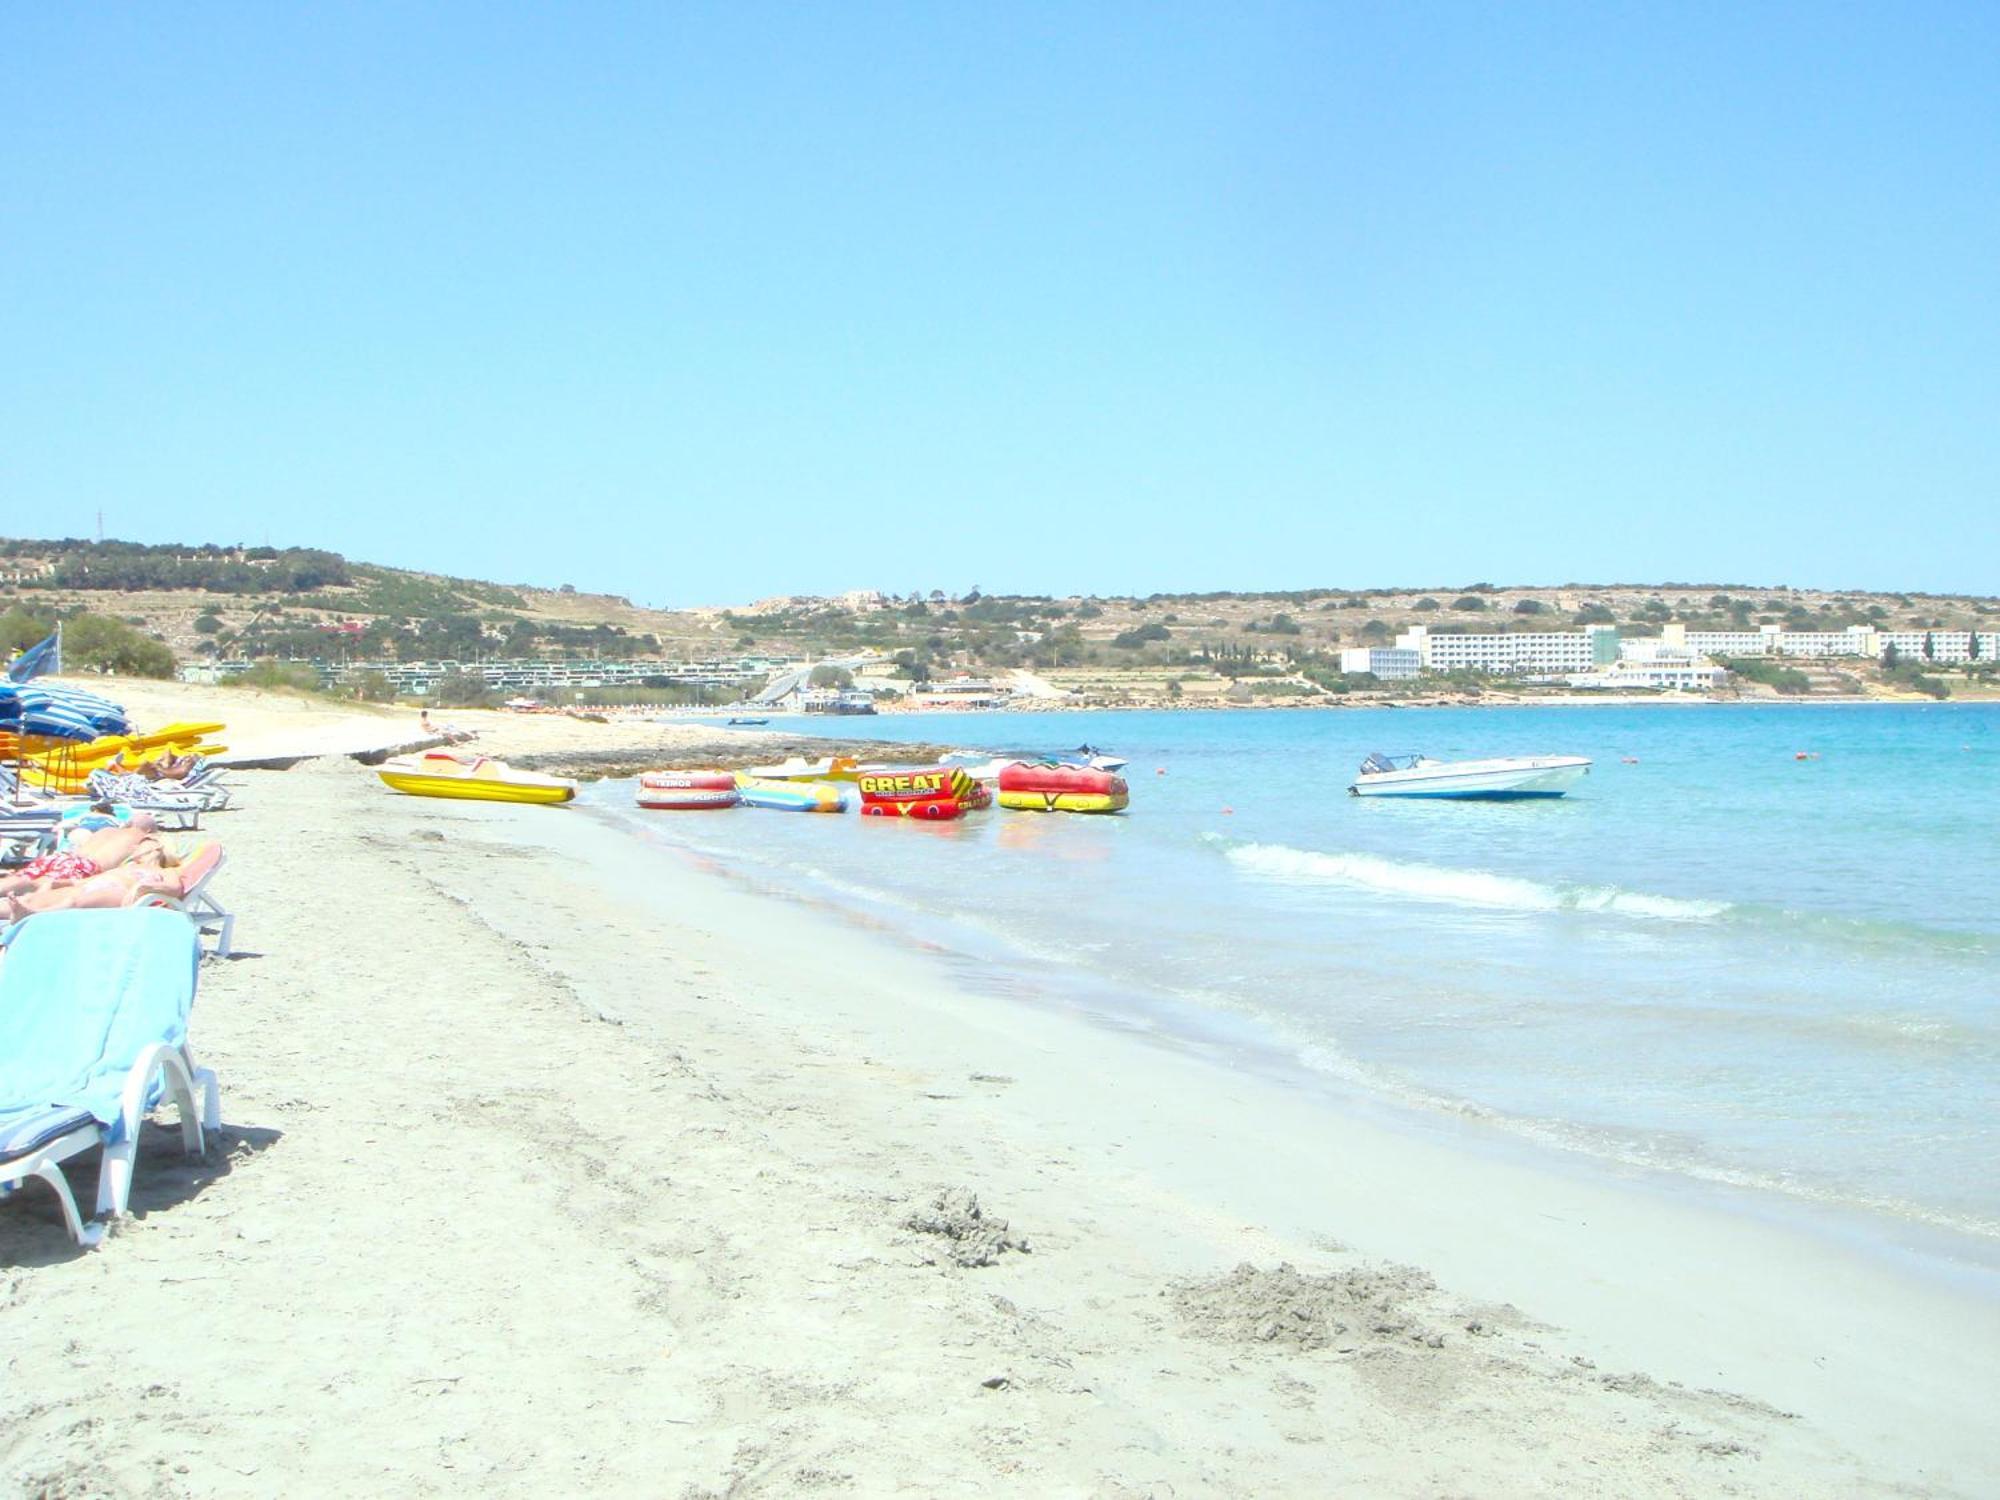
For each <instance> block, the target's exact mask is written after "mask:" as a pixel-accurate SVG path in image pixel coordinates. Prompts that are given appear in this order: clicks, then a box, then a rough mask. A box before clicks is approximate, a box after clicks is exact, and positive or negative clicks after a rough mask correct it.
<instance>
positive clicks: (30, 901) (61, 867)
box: [0, 813, 181, 921]
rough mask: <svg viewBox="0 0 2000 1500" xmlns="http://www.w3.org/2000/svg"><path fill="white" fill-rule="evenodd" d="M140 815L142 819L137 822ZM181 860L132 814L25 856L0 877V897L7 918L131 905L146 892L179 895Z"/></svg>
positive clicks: (149, 825) (149, 824)
mask: <svg viewBox="0 0 2000 1500" xmlns="http://www.w3.org/2000/svg"><path fill="white" fill-rule="evenodd" d="M142 820H143V821H142ZM179 864H180V860H179V859H178V858H177V857H176V856H175V855H174V853H173V851H172V850H170V849H168V848H167V846H166V845H165V844H164V843H162V842H161V841H160V836H159V833H158V832H157V831H156V830H155V829H154V827H153V820H152V819H151V818H150V817H147V816H146V815H145V814H144V813H135V814H133V817H132V821H131V822H130V823H126V824H121V825H120V826H118V827H116V828H105V829H100V830H99V831H98V832H96V833H92V834H90V835H88V836H87V837H85V838H83V839H81V840H79V841H78V843H77V846H76V847H75V848H74V849H64V850H58V851H57V852H55V853H53V854H43V855H40V856H38V857H36V858H34V859H31V860H29V861H28V863H27V864H25V865H23V866H22V867H21V868H20V869H19V870H17V871H16V872H14V873H13V874H12V875H9V876H8V877H6V879H5V880H0V901H4V902H5V907H4V911H0V915H4V916H5V918H6V919H7V920H8V921H16V920H18V919H20V918H22V917H26V916H32V915H34V914H35V913H36V912H44V911H64V910H68V909H70V908H72V907H107V906H109V907H116V906H130V905H132V904H133V903H134V902H136V901H138V900H140V899H141V898H142V897H145V896H148V895H155V894H157V895H167V896H178V895H180V894H181V880H180V876H179V875H178V874H176V873H174V871H175V868H176V867H177V866H178V865H179Z"/></svg>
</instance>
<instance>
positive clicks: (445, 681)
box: [430, 672, 500, 708]
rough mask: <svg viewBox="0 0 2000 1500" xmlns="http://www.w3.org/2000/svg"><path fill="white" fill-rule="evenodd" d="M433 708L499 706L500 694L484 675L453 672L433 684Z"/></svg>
mask: <svg viewBox="0 0 2000 1500" xmlns="http://www.w3.org/2000/svg"><path fill="white" fill-rule="evenodd" d="M430 705H431V707H433V708H498V707H499V706H500V695H499V694H498V693H496V692H494V691H493V689H492V688H491V687H489V686H487V683H486V679H485V678H484V677H475V676H473V675H472V674H471V673H470V672H453V673H450V674H449V675H447V676H444V677H440V678H439V679H438V680H437V681H436V682H435V683H433V684H432V685H431V695H430Z"/></svg>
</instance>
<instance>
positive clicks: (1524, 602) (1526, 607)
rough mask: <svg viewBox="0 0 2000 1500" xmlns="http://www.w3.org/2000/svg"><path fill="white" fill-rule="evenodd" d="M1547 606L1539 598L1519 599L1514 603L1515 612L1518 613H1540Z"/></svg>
mask: <svg viewBox="0 0 2000 1500" xmlns="http://www.w3.org/2000/svg"><path fill="white" fill-rule="evenodd" d="M1546 608H1547V606H1546V605H1544V604H1543V603H1542V601H1541V600H1539V599H1518V600H1516V601H1515V603H1514V613H1515V614H1517V615H1538V614H1541V613H1542V612H1543V611H1544V610H1545V609H1546Z"/></svg>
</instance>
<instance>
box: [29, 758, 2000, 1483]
mask: <svg viewBox="0 0 2000 1500" xmlns="http://www.w3.org/2000/svg"><path fill="white" fill-rule="evenodd" d="M241 779H242V781H243V783H244V790H243V796H242V802H243V808H242V810H241V811H237V812H231V813H227V814H224V815H221V816H219V817H216V818H214V819H213V820H212V821H213V823H214V825H215V829H214V831H215V832H216V833H217V834H218V835H220V836H222V837H224V838H225V840H226V842H227V845H228V848H229V851H230V859H231V863H230V867H229V869H228V871H227V872H226V874H227V876H228V883H227V890H226V891H225V892H224V895H225V897H226V898H227V900H228V901H229V904H230V905H231V906H232V907H233V908H234V909H235V910H236V911H237V912H238V914H239V923H238V928H237V943H238V946H239V947H240V948H241V949H242V950H243V952H242V954H241V956H239V957H238V958H236V959H234V960H232V961H229V962H210V963H209V964H207V965H205V967H204V975H203V986H202V992H201V997H200V1001H199V1004H198V1008H197V1012H196V1017H195V1026H194V1033H193V1035H194V1041H195V1044H196V1047H197V1049H198V1051H200V1052H201V1053H202V1054H203V1057H204V1060H205V1061H207V1062H209V1063H210V1064H211V1065H213V1066H214V1067H216V1068H217V1070H218V1071H219V1072H220V1074H221V1078H222V1085H223V1115H224V1119H225V1122H226V1129H225V1130H224V1132H223V1133H222V1138H221V1140H220V1142H219V1143H218V1144H217V1146H216V1147H215V1149H214V1150H213V1151H212V1152H211V1156H210V1159H209V1160H208V1161H206V1162H200V1163H187V1162H185V1161H183V1160H182V1159H181V1158H180V1157H179V1156H178V1155H177V1154H176V1152H175V1150H174V1141H175V1137H174V1136H173V1134H172V1132H171V1131H170V1130H168V1129H166V1128H164V1127H163V1126H162V1125H161V1124H158V1123H156V1124H155V1125H154V1126H153V1127H151V1130H150V1133H149V1137H148V1141H147V1144H146V1147H145V1149H144V1151H143V1153H142V1158H141V1167H140V1171H139V1175H138V1179H137V1185H136V1187H135V1190H134V1193H133V1204H134V1209H135V1212H134V1214H133V1216H132V1217H131V1218H130V1219H128V1220H126V1221H124V1222H123V1223H122V1224H121V1225H120V1226H119V1228H118V1230H117V1232H116V1233H114V1235H113V1236H112V1237H111V1238H110V1239H109V1241H108V1242H107V1243H106V1245H105V1246H104V1247H103V1248H102V1249H101V1250H100V1251H97V1252H94V1253H88V1254H78V1253H76V1252H74V1251H73V1250H72V1249H71V1248H70V1246H69V1244H68V1242H67V1240H66V1239H65V1238H64V1237H63V1235H62V1233H61V1230H60V1227H59V1223H58V1220H57V1216H56V1214H55V1211H54V1207H53V1204H52V1202H50V1201H48V1200H46V1198H45V1197H44V1198H27V1199H22V1198H17V1199H15V1200H13V1201H11V1202H9V1203H7V1204H6V1205H4V1211H0V1266H4V1267H5V1270H4V1272H0V1319H4V1323H0V1327H4V1329H5V1335H6V1337H5V1344H4V1347H5V1350H6V1353H5V1359H4V1364H0V1369H4V1371H5V1380H4V1385H0V1418H4V1433H5V1436H4V1438H0V1453H4V1466H3V1467H0V1473H4V1474H5V1476H6V1480H7V1483H8V1484H9V1485H10V1486H11V1487H12V1488H13V1490H14V1492H17V1493H21V1494H24V1495H85V1494H90V1495H96V1494H108V1495H191V1496H192V1495H244V1496H250V1495H272V1494H298V1493H316V1494H371V1495H375V1494H398V1495H400V1494H452V1493H466V1492H471V1491H475V1490H476V1491H478V1492H480V1493H489V1494H529V1493H546V1492H550V1491H556V1492H569V1491H575V1490H580V1489H583V1488H585V1487H588V1488H591V1489H594V1490H597V1491H600V1492H604V1493H613V1494H658V1495H673V1496H688V1497H696V1496H711V1495H743V1494H772V1495H790V1494H808V1493H848V1494H857V1495H881V1494H898V1493H907V1494H925V1495H944V1494H968V1495H970V1494H990V1493H1014V1494H1033V1495H1075V1496H1103V1497H1114V1496H1119V1497H1124V1496H1168V1495H1176V1496H1189V1495H1228V1496H1268V1495H1302V1496H1304V1495H1322V1494H1329V1493H1354V1494H1368V1495H1393V1496H1404V1495H1407V1496H1430V1495H1473V1494H1477V1495H1528V1494H1550V1493H1554V1494H1565V1495H1604V1496H1613V1495H1617V1496H1625V1495H1687V1496H1698V1495H1724V1494H1727V1495H1772V1496H1778V1495H1799V1494H1840V1495H1877V1494H1879V1495H1891V1494H1894V1495H1968V1496H1969V1495H1978V1494H1982V1493H1990V1492H1991V1488H1990V1486H1991V1484H1992V1477H1993V1475H1994V1474H1995V1473H1996V1472H2000V1445H1996V1443H1995V1441H1994V1439H1993V1438H1992V1437H1991V1436H1990V1423H1989V1422H1988V1421H1987V1416H1988V1413H1987V1411H1986V1407H1987V1406H1988V1405H1989V1404H1990V1396H1991V1392H1992V1390H1993V1389H1994V1376H1995V1358H1994V1355H1993V1352H1992V1351H1993V1350H1994V1349H1995V1348H1996V1347H2000V1316H1996V1310H1995V1305H1994V1302H1993V1300H1992V1298H1991V1287H1990V1286H1989V1285H1985V1284H1983V1283H1980V1284H1974V1283H1975V1282H1976V1281H1977V1278H1975V1277H1973V1276H1971V1275H1970V1274H1968V1276H1967V1277H1966V1279H1965V1283H1964V1284H1960V1285H1951V1284H1949V1283H1947V1282H1945V1281H1943V1280H1941V1279H1940V1278H1938V1277H1936V1276H1934V1275H1927V1274H1920V1273H1919V1272H1918V1270H1917V1269H1915V1268H1913V1267H1910V1266H1906V1265H1903V1264H1899V1263H1896V1262H1893V1261H1891V1260H1888V1259H1885V1258H1882V1257H1878V1256H1870V1255H1865V1254H1862V1253H1860V1252H1857V1251H1856V1250H1854V1249H1853V1248H1851V1247H1848V1246H1845V1245H1843V1244H1841V1243H1839V1242H1838V1241H1837V1240H1835V1239H1833V1238H1831V1237H1827V1236H1815V1235H1808V1234H1806V1233H1803V1232H1801V1231H1800V1230H1798V1229H1797V1228H1796V1227H1788V1226H1785V1225H1780V1224H1775V1223H1771V1222H1766V1221H1761V1220H1759V1219H1758V1218H1755V1217H1753V1216H1750V1215H1747V1214H1743V1213H1740V1212H1733V1211H1731V1209H1730V1207H1729V1205H1727V1204H1726V1203H1720V1202H1713V1201H1692V1200H1689V1199H1687V1198H1685V1197H1676V1196H1674V1195H1672V1194H1669V1193H1664V1192H1661V1191H1659V1190H1657V1188H1656V1187H1655V1186H1652V1185H1649V1184H1647V1183H1644V1182H1638V1181H1634V1182H1629V1183H1621V1182H1618V1181H1615V1180H1608V1179H1606V1178H1604V1177H1603V1176H1601V1175H1599V1176H1591V1175H1587V1174H1580V1173H1579V1174H1567V1173H1562V1172H1557V1171H1550V1170H1547V1169H1546V1168H1544V1167H1540V1166H1537V1165H1535V1164H1532V1163H1528V1162H1524V1161H1521V1160H1518V1159H1511V1158H1508V1157H1506V1156H1503V1155H1498V1154H1495V1153H1494V1152H1492V1151H1491V1150H1489V1149H1485V1148H1484V1147H1482V1145H1481V1143H1480V1141H1479V1139H1478V1138H1477V1137H1476V1136H1475V1135H1473V1134H1472V1133H1471V1132H1470V1131H1468V1132H1466V1133H1465V1134H1464V1135H1463V1136H1462V1137H1460V1136H1456V1135H1454V1134H1453V1132H1452V1131H1451V1130H1450V1129H1449V1128H1443V1129H1439V1130H1436V1131H1432V1132H1428V1133H1423V1132H1412V1131H1410V1130H1409V1129H1407V1128H1403V1127H1401V1126H1399V1125H1398V1124H1397V1123H1396V1122H1394V1121H1391V1120H1387V1119H1375V1118H1370V1117H1369V1116H1368V1115H1367V1114H1366V1113H1365V1112H1355V1111H1352V1110H1349V1111H1342V1110H1338V1109H1335V1108H1334V1107H1332V1106H1331V1105H1330V1104H1329V1103H1328V1101H1326V1100H1325V1099H1323V1098H1320V1097H1316V1096H1311V1095H1308V1094H1306V1093H1303V1092H1301V1091H1298V1090H1295V1089H1291V1088H1288V1087H1286V1086H1285V1085H1283V1084H1282V1083H1281V1082H1278V1081H1274V1080H1267V1079H1262V1078H1259V1077H1256V1076H1253V1075H1247V1074H1242V1073H1232V1072H1228V1071H1225V1070H1222V1069H1220V1068H1218V1067H1216V1066H1215V1065H1214V1064H1212V1063H1211V1062H1209V1061H1207V1060H1205V1059H1204V1058H1202V1057H1199V1056H1194V1055H1190V1054H1188V1053H1187V1052H1185V1051H1184V1050H1180V1049H1176V1048H1174V1047H1170V1046H1166V1045H1162V1044H1160V1043H1158V1042H1156V1041H1154V1040H1149V1039H1148V1038H1147V1037H1145V1036H1143V1035H1136V1034H1133V1033H1131V1032H1129V1031H1125V1030H1120V1029H1118V1028H1116V1027H1113V1026H1109V1025H1105V1024H1101V1023H1098V1022H1094V1021H1093V1020H1092V1019H1090V1018H1089V1017H1088V1016H1085V1015H1080V1014H1078V1013H1075V1012H1074V1011H1070V1010H1065V1009H1062V1008H1057V1007H1049V1006H1040V1005H1035V1004H1032V1003H1016V1002H1014V1001H1012V1000H1010V999H1009V998H1008V997H1006V996H1004V995H996V994H994V993H990V992H983V991H981V990H980V989H979V988H978V987H977V986H972V985H967V984H965V983H962V982H961V981H962V979H963V978H964V976H963V975H955V974H954V973H953V971H952V970H951V969H950V968H949V967H948V966H947V965H945V964H944V963H943V962H942V961H941V960H940V958H939V957H938V956H937V955H933V954H926V953H923V952H920V951H909V950H906V949H901V948H897V947H895V946H892V945H891V944H890V943H889V942H887V941H886V940H885V938H884V937H883V935H882V934H880V933H877V932H873V931H870V930H868V929H867V928H866V927H864V926H860V925H857V924H856V923H854V922H852V921H850V920H846V919H842V918H839V917H836V916H835V915H833V914H831V913H829V912H825V911H821V910H816V909H813V908H811V907H808V906H802V905H799V904H797V903H789V902H784V901H780V900H778V899H776V898H772V897H769V896H764V895H760V894H757V893H755V892H753V891H750V890H747V889H745V888H743V887H742V886H741V885H740V884H738V883H736V882H734V881H732V880H731V879H729V878H728V877H727V876H726V875H725V874H724V873H723V872H720V871H717V870H715V869H712V868H704V867H702V866H701V865H699V864H698V863H695V862H693V861H691V860H689V859H687V858H685V857H682V856H677V855H672V854H669V853H668V852H667V851H665V850H663V849H656V848H651V847H648V846H647V845H646V844H645V843H644V842H643V841H641V840H639V839H635V838H633V837H632V836H631V835H629V834H626V833H622V832H619V831H618V830H616V829H614V828H612V827H610V826H608V825H607V824H606V823H605V822H604V821H603V820H602V819H601V818H600V817H598V816H595V815H593V814H591V813H590V812H589V811H587V810H585V809H582V808H571V809H564V810H548V809H515V808H505V807H499V806H493V805H452V804H446V803H438V802H430V801H425V800H421V799H412V798H400V797H394V796H391V795H389V794H387V793H386V792H384V790H383V789H382V788H381V787H380V786H379V784H378V783H377V782H376V779H375V778H374V777H373V776H372V775H371V774H370V773H369V772H368V771H366V770H365V769H364V768H363V767H361V766H359V765H357V764H355V763H354V762H352V761H350V760H347V759H343V758H330V759H323V760H317V761H313V762H309V763H307V764H305V765H303V766H301V767H300V768H298V769H296V770H293V771H290V772H286V773H275V772H261V773H260V772H246V773H242V777H241ZM163 1118H164V1117H163ZM90 1186H91V1183H90V1180H89V1172H88V1170H87V1169H86V1170H85V1171H83V1172H82V1173H81V1174H80V1183H79V1187H80V1190H82V1191H87V1190H88V1189H89V1188H90Z"/></svg>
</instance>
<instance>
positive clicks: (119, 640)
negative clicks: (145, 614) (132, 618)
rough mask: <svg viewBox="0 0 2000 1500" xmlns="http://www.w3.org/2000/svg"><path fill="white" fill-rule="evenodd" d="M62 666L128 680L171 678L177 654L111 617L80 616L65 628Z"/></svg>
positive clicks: (159, 642)
mask: <svg viewBox="0 0 2000 1500" xmlns="http://www.w3.org/2000/svg"><path fill="white" fill-rule="evenodd" d="M63 665H64V666H65V667H67V668H71V669H75V668H81V669H82V670H84V671H86V672H116V673H119V674H120V675H122V676H126V677H171V676H173V675H174V653H173V652H172V651H170V650H169V649H168V648H167V644H166V642H164V641H158V640H155V639H154V638H153V637H151V636H149V635H144V634H142V633H140V632H139V631H137V630H134V629H133V628H132V627H131V626H130V625H127V624H126V623H125V622H124V621H122V620H114V619H112V618H111V617H110V616H109V615H78V616H77V617H76V618H75V619H73V620H71V621H70V622H69V623H68V624H67V625H65V626H64V627H63Z"/></svg>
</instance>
